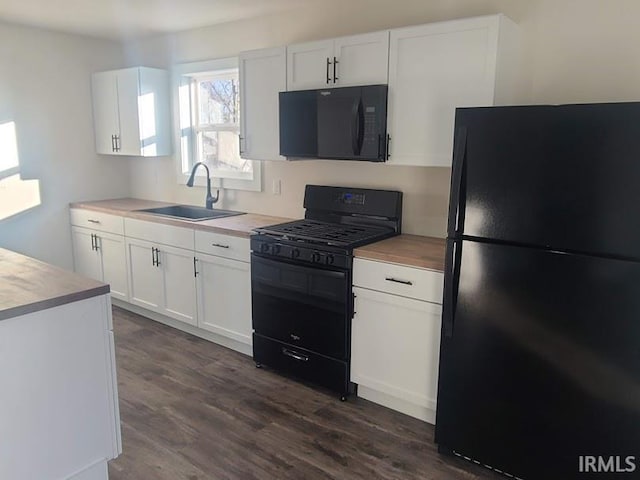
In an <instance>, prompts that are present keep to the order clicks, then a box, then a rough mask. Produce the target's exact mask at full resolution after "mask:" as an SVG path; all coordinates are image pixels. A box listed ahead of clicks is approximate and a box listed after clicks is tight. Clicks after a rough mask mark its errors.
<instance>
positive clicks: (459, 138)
mask: <svg viewBox="0 0 640 480" xmlns="http://www.w3.org/2000/svg"><path fill="white" fill-rule="evenodd" d="M466 161H467V128H466V127H460V128H458V129H457V130H456V133H455V138H454V140H453V172H452V174H451V205H450V206H449V225H448V227H449V228H448V231H449V236H450V237H451V236H453V235H455V234H457V233H458V232H459V231H460V227H461V224H462V218H461V214H460V204H461V203H462V200H461V196H462V175H463V173H464V166H465V162H466Z"/></svg>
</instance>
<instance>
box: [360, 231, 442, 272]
mask: <svg viewBox="0 0 640 480" xmlns="http://www.w3.org/2000/svg"><path fill="white" fill-rule="evenodd" d="M445 245H446V242H445V240H444V239H443V238H434V237H422V236H419V235H398V236H397V237H392V238H387V239H386V240H382V241H380V242H376V243H372V244H370V245H365V246H364V247H360V248H356V249H355V251H354V256H355V257H356V258H364V259H368V260H378V261H381V262H390V263H397V264H400V265H406V266H409V267H419V268H427V269H429V270H436V271H439V272H444V256H445V250H446V247H445Z"/></svg>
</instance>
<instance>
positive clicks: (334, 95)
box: [280, 85, 389, 162]
mask: <svg viewBox="0 0 640 480" xmlns="http://www.w3.org/2000/svg"><path fill="white" fill-rule="evenodd" d="M387 90H388V88H387V85H367V86H362V87H341V88H327V89H324V90H299V91H292V92H280V155H283V156H285V157H289V158H299V159H305V158H307V159H309V158H319V159H328V160H367V161H371V162H384V161H385V160H387V157H388V141H389V139H388V136H387Z"/></svg>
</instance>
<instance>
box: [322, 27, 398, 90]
mask: <svg viewBox="0 0 640 480" xmlns="http://www.w3.org/2000/svg"><path fill="white" fill-rule="evenodd" d="M334 55H335V57H336V59H337V60H338V64H337V65H336V86H340V87H350V86H354V85H378V84H386V83H387V81H388V78H389V76H388V71H389V32H388V31H384V32H374V33H366V34H364V35H353V36H351V37H342V38H337V39H336V40H335V53H334Z"/></svg>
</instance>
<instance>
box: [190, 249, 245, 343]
mask: <svg viewBox="0 0 640 480" xmlns="http://www.w3.org/2000/svg"><path fill="white" fill-rule="evenodd" d="M249 265H250V264H249V263H246V262H239V261H237V260H229V259H226V258H221V257H214V256H212V255H198V265H197V270H198V277H197V285H198V326H199V327H200V328H204V329H205V330H209V331H210V332H213V333H217V334H218V335H223V336H225V337H228V338H231V339H233V340H236V341H238V342H242V343H246V344H248V345H251V331H252V328H251V274H250V266H249Z"/></svg>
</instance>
